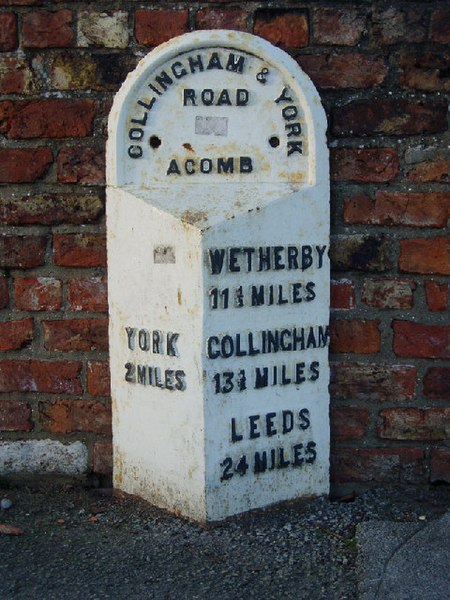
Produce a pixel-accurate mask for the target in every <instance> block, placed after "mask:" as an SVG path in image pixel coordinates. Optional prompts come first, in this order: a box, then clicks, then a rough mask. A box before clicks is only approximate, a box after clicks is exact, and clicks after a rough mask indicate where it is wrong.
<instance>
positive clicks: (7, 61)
mask: <svg viewBox="0 0 450 600" xmlns="http://www.w3.org/2000/svg"><path fill="white" fill-rule="evenodd" d="M32 79H33V74H32V72H31V70H30V68H29V67H28V64H27V62H26V61H25V60H22V59H18V58H15V57H7V56H2V57H0V94H27V93H28V92H29V91H30V89H31V87H32Z"/></svg>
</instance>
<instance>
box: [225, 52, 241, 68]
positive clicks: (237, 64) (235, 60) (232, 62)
mask: <svg viewBox="0 0 450 600" xmlns="http://www.w3.org/2000/svg"><path fill="white" fill-rule="evenodd" d="M244 60H245V58H244V56H236V55H235V54H233V52H230V55H229V57H228V62H227V66H226V69H227V71H234V72H235V73H242V71H243V69H244Z"/></svg>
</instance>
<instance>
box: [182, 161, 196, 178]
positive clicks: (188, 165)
mask: <svg viewBox="0 0 450 600" xmlns="http://www.w3.org/2000/svg"><path fill="white" fill-rule="evenodd" d="M194 167H195V162H194V161H193V160H192V158H189V159H188V160H187V161H186V162H185V163H184V170H185V171H186V173H187V174H188V175H193V174H194V173H195V168H194Z"/></svg>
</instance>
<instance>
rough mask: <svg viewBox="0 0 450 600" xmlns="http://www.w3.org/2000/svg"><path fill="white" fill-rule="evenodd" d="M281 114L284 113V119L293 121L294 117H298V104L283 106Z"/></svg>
mask: <svg viewBox="0 0 450 600" xmlns="http://www.w3.org/2000/svg"><path fill="white" fill-rule="evenodd" d="M281 114H282V115H283V119H285V120H286V121H292V119H295V118H296V117H297V114H298V110H297V107H296V106H294V105H293V104H290V105H289V106H285V107H284V108H283V110H282V111H281Z"/></svg>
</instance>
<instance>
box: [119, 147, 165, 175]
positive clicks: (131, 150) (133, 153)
mask: <svg viewBox="0 0 450 600" xmlns="http://www.w3.org/2000/svg"><path fill="white" fill-rule="evenodd" d="M128 156H129V157H130V158H141V157H142V148H141V147H140V146H129V147H128ZM167 174H169V173H167Z"/></svg>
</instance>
